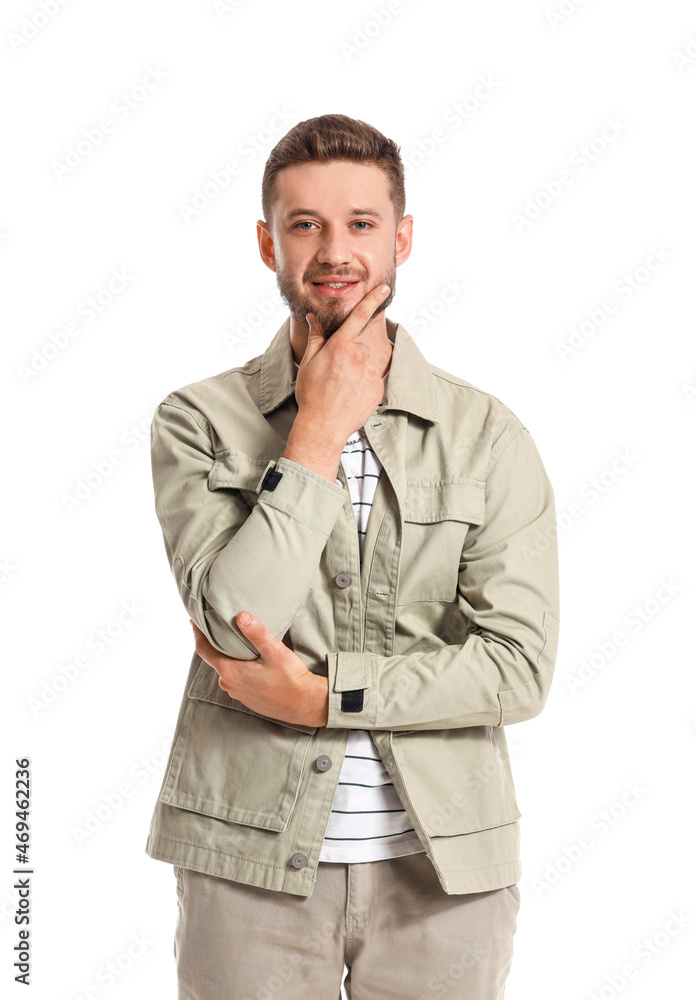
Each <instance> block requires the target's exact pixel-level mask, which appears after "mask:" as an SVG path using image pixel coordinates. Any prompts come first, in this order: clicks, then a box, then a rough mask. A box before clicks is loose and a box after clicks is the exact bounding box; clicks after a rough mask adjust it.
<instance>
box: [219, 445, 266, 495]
mask: <svg viewBox="0 0 696 1000" xmlns="http://www.w3.org/2000/svg"><path fill="white" fill-rule="evenodd" d="M270 461H272V459H268V458H250V457H249V455H245V454H244V453H243V452H239V451H236V452H235V451H231V450H227V451H223V452H221V453H220V454H219V455H216V457H215V462H214V463H213V465H212V468H211V469H210V472H209V473H208V489H210V490H217V489H220V488H228V489H229V488H232V489H236V490H249V491H251V492H252V493H255V492H256V487H257V486H258V485H259V482H260V480H261V476H262V475H263V472H264V470H265V469H266V466H267V465H268V463H269V462H270Z"/></svg>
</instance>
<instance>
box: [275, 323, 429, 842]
mask: <svg viewBox="0 0 696 1000" xmlns="http://www.w3.org/2000/svg"><path fill="white" fill-rule="evenodd" d="M390 343H393V341H390ZM294 364H295V372H297V369H298V368H299V365H298V364H297V362H294ZM388 377H389V372H387V374H386V375H385V376H384V377H383V380H384V387H385V394H384V395H383V397H382V400H381V402H380V403H379V405H378V407H377V410H375V413H377V412H378V410H379V407H380V406H382V405H383V404H384V403H385V402H386V388H387V379H388ZM341 464H342V465H343V469H344V471H345V474H346V479H347V481H348V487H349V489H350V495H351V500H352V502H353V510H354V512H355V519H356V523H357V529H358V539H359V542H360V556H361V557H362V552H363V541H364V538H365V531H366V529H367V521H368V518H369V516H370V510H371V507H372V499H373V497H374V495H375V489H376V487H377V480H378V478H379V474H380V470H381V468H382V466H381V463H380V462H379V459H378V458H377V456H376V455H375V453H374V452H373V451H372V449H371V448H370V446H369V443H368V441H367V438H366V436H365V430H364V428H363V427H361V428H360V429H359V430H357V431H355V432H354V433H353V434H351V436H350V438H349V439H348V441H347V442H346V445H345V447H344V449H343V454H342V455H341ZM336 483H337V484H338V485H339V486H340V485H342V484H341V481H340V479H337V480H336ZM424 850H425V848H424V847H423V845H422V844H421V842H420V840H419V839H418V836H417V834H416V832H415V830H414V829H413V827H412V826H411V821H410V819H409V818H408V815H407V814H406V811H405V809H404V807H403V805H402V802H401V799H400V798H399V796H398V795H397V792H396V789H395V788H394V784H393V782H392V781H390V780H389V774H388V772H387V770H386V769H385V767H384V764H383V763H382V761H381V759H380V756H379V754H378V753H377V748H376V746H375V744H374V742H373V740H372V736H371V735H370V731H369V729H351V730H350V731H349V733H348V742H347V744H346V753H345V758H344V761H343V766H342V768H341V773H340V775H339V778H338V786H337V788H336V795H335V797H334V801H333V803H332V807H331V815H330V816H329V822H328V825H327V828H326V833H325V835H324V842H323V844H322V848H321V852H320V854H319V861H320V862H321V861H333V862H346V861H347V862H356V861H379V860H381V859H383V858H396V857H400V856H401V855H403V854H415V853H416V852H418V851H424Z"/></svg>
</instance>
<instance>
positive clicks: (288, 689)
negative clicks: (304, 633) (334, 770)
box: [189, 611, 329, 726]
mask: <svg viewBox="0 0 696 1000" xmlns="http://www.w3.org/2000/svg"><path fill="white" fill-rule="evenodd" d="M243 614H244V612H241V611H240V613H239V614H238V615H237V618H236V624H237V627H238V628H239V630H240V632H242V634H243V635H244V636H246V638H247V639H249V641H250V642H251V643H252V644H253V645H254V646H255V647H256V649H258V651H259V653H260V654H261V655H260V656H259V657H257V658H256V659H255V660H237V659H235V658H234V657H232V656H227V655H226V654H225V653H221V652H220V650H219V649H216V648H215V646H213V645H212V644H211V643H210V642H209V641H208V639H207V638H206V637H205V635H204V634H203V632H201V630H200V629H199V628H198V626H197V625H196V623H195V622H194V621H192V620H191V619H189V621H190V622H191V625H192V626H193V633H194V636H195V639H196V652H197V653H198V655H199V656H200V657H201V659H203V660H205V662H206V663H208V664H209V665H210V666H211V667H213V669H214V670H217V672H218V674H219V675H220V680H219V684H220V687H221V688H222V690H223V691H226V692H227V694H229V696H230V697H231V698H236V699H237V701H241V703H242V704H243V705H246V706H247V708H250V709H251V710H252V712H258V713H259V715H267V716H268V717H269V718H272V719H278V720H279V721H280V722H296V723H298V724H300V725H303V726H325V725H326V723H327V721H328V711H329V708H328V706H329V681H328V678H327V677H322V676H321V675H320V674H314V673H312V671H311V670H308V669H307V667H306V666H305V664H304V662H303V661H302V660H301V659H300V657H299V656H298V655H297V654H296V653H293V651H292V650H291V649H288V647H287V646H286V645H285V643H284V642H283V641H282V640H281V639H279V638H278V637H277V636H275V635H273V633H272V632H270V631H269V630H268V629H267V628H266V626H265V625H264V624H263V623H262V622H260V621H258V620H257V619H256V618H253V617H252V619H251V621H250V622H249V623H248V624H247V625H244V624H243V623H242V622H241V621H240V618H241V617H242V615H243Z"/></svg>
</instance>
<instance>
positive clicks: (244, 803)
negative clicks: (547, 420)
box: [146, 115, 559, 1000]
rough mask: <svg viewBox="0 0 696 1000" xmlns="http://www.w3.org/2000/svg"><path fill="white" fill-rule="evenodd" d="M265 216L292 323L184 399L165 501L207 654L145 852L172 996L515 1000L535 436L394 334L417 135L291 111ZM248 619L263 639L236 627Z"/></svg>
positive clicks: (536, 688)
mask: <svg viewBox="0 0 696 1000" xmlns="http://www.w3.org/2000/svg"><path fill="white" fill-rule="evenodd" d="M262 204H263V212H264V215H265V219H264V220H259V222H258V226H257V232H258V242H259V250H260V253H261V257H262V259H263V261H264V263H265V264H266V265H267V266H268V267H269V268H270V269H271V270H273V271H274V272H275V274H276V278H277V281H278V286H279V288H280V290H281V293H282V295H283V299H284V301H285V302H286V303H287V305H288V308H289V310H290V316H289V317H288V318H287V319H286V320H285V322H284V323H283V324H282V326H281V327H280V329H279V330H278V332H277V333H276V335H275V336H274V338H273V340H272V341H271V343H270V344H269V346H268V348H267V349H266V351H265V352H264V353H263V354H262V355H259V356H258V357H256V358H253V359H252V360H251V361H248V362H247V363H246V364H244V365H241V366H239V367H236V368H232V369H230V370H229V371H226V372H222V373H221V374H218V375H215V376H212V377H210V378H207V379H203V380H202V381H199V382H195V383H192V384H190V385H187V386H184V387H182V388H180V389H178V390H176V391H175V392H172V393H170V394H169V395H168V396H167V397H166V399H164V400H163V401H162V403H161V404H160V405H159V406H158V408H157V410H156V412H155V415H154V418H153V423H152V463H153V478H154V486H155V505H156V510H157V515H158V518H159V521H160V524H161V526H162V531H163V535H164V542H165V548H166V552H167V557H168V559H169V563H170V566H171V569H172V572H173V575H174V577H175V580H176V583H177V586H178V589H179V593H180V595H181V598H182V600H183V602H184V605H185V607H186V609H187V611H188V613H189V615H190V617H191V622H192V625H193V631H194V639H195V649H196V652H195V654H194V656H193V659H192V662H191V666H190V671H189V676H188V678H187V681H186V685H185V690H184V696H183V700H182V704H181V709H180V711H179V717H178V719H177V723H176V730H175V735H174V742H173V746H172V749H171V752H170V756H169V761H168V764H167V768H166V771H165V776H164V779H163V782H162V787H161V790H160V794H159V798H158V801H157V803H156V807H155V812H154V816H153V819H152V826H151V830H150V836H149V838H148V841H147V847H146V850H147V853H148V854H149V855H150V857H152V858H157V859H159V860H162V861H165V862H169V863H170V864H172V865H173V866H174V872H175V874H176V880H177V889H178V900H179V921H178V924H177V931H176V938H175V954H176V959H177V970H178V977H179V984H180V991H181V992H180V996H182V997H183V996H186V997H187V1000H193V998H195V1000H213V998H218V997H235V998H240V1000H241V998H242V997H249V998H251V997H254V998H256V997H266V996H276V995H278V996H282V997H283V998H284V1000H307V998H308V997H312V998H313V1000H338V998H339V996H340V986H341V981H342V978H343V974H344V972H345V968H344V966H346V965H347V966H348V975H347V977H346V979H345V984H344V985H345V989H346V993H347V996H348V997H351V996H352V991H353V989H354V990H355V995H356V996H360V997H361V998H365V1000H367V998H374V1000H385V998H387V997H398V998H400V1000H407V998H411V997H413V998H416V997H418V998H422V997H424V996H431V995H432V996H441V997H455V996H456V997H461V996H466V997H469V998H472V1000H473V998H476V1000H494V998H495V1000H498V998H501V997H502V996H503V992H504V987H505V981H506V979H507V975H508V972H509V968H510V962H511V956H512V939H513V935H514V932H515V927H516V918H517V913H518V908H519V904H520V895H519V889H518V885H517V882H518V880H519V878H520V875H521V866H520V859H519V824H518V819H519V817H520V810H519V809H518V805H517V801H516V798H515V791H514V784H513V780H512V774H511V770H510V764H509V759H508V754H507V750H506V742H505V729H504V727H505V726H506V725H509V724H511V723H515V722H522V721H524V720H526V719H530V718H532V717H534V716H535V715H537V714H538V713H539V712H540V711H541V710H542V708H543V707H544V704H545V701H546V698H547V695H548V692H549V686H550V684H551V679H552V674H553V669H554V663H555V658H556V647H557V640H558V624H559V617H558V616H559V598H558V567H557V551H556V544H555V538H556V523H555V510H554V495H553V490H552V487H551V484H550V482H549V479H548V477H547V475H546V472H545V470H544V467H543V464H542V461H541V459H540V457H539V454H538V451H537V449H536V447H535V445H534V443H533V441H532V438H531V436H530V434H529V431H528V430H527V428H526V427H525V426H524V425H523V424H522V423H521V421H520V420H519V419H518V418H517V416H516V415H515V414H514V413H512V412H511V411H510V410H509V409H508V408H507V407H506V406H505V405H504V404H503V403H502V402H501V401H500V400H498V399H497V398H496V397H495V396H492V395H490V394H489V393H486V392H483V391H481V390H480V389H478V388H476V387H475V386H473V385H472V384H471V383H469V382H466V381H465V380H464V379H462V378H460V377H458V376H457V375H452V374H450V373H448V372H446V371H444V370H443V369H441V368H438V367H436V366H435V365H432V364H430V363H429V362H428V361H426V359H425V358H424V356H423V355H422V354H421V352H420V350H419V349H418V347H417V346H416V343H415V341H413V340H412V339H411V337H410V336H409V335H408V333H407V331H406V330H405V329H404V327H403V326H402V325H401V324H399V323H396V322H395V321H392V320H389V319H387V317H386V315H385V309H386V307H387V306H388V305H389V303H391V301H392V299H393V296H394V286H395V280H396V268H397V267H399V265H400V264H402V263H403V262H404V261H405V260H406V259H407V258H408V256H409V253H410V250H411V242H412V224H413V218H412V216H410V215H404V208H405V195H404V182H403V165H402V162H401V158H400V156H399V147H397V146H396V145H395V144H394V143H393V142H392V141H391V140H389V139H387V138H385V137H384V136H383V135H382V134H381V133H380V132H378V131H377V130H375V129H374V128H372V127H371V126H370V125H367V124H365V123H364V122H360V121H355V120H354V119H351V118H348V117H346V116H344V115H324V116H321V117H319V118H313V119H310V120H308V121H304V122H300V123H299V124H298V125H296V126H295V127H294V128H293V129H291V130H290V132H289V133H288V134H287V135H286V136H285V137H284V138H283V139H282V140H281V141H280V142H279V143H278V145H277V146H276V147H275V149H274V150H273V151H272V153H271V155H270V157H269V159H268V162H267V164H266V168H265V173H264V178H263V189H262ZM246 612H248V613H249V614H250V615H252V616H253V617H252V619H251V620H250V621H249V622H248V623H247V622H245V619H244V613H246Z"/></svg>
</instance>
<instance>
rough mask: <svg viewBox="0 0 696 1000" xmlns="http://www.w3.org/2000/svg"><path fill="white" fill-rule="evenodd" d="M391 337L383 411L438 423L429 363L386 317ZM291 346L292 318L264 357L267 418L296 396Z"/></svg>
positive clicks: (262, 393)
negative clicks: (391, 347)
mask: <svg viewBox="0 0 696 1000" xmlns="http://www.w3.org/2000/svg"><path fill="white" fill-rule="evenodd" d="M385 320H386V324H387V334H388V336H389V339H390V340H391V341H393V343H394V349H393V351H392V359H391V364H390V366H389V378H388V379H387V398H386V402H385V403H384V404H383V405H382V407H381V408H380V413H384V412H385V411H386V410H406V411H407V412H408V413H414V414H415V415H416V416H418V417H422V418H424V419H425V420H431V421H433V422H434V423H437V421H438V415H437V403H436V401H435V383H434V378H433V374H432V370H431V366H430V364H429V362H428V361H427V360H426V359H425V358H424V357H423V355H422V354H421V352H420V351H419V349H418V347H417V346H416V343H415V341H414V340H413V339H412V338H411V337H410V336H409V335H408V333H407V332H406V330H405V329H404V327H403V326H402V325H401V323H395V322H394V321H393V320H390V319H388V318H387V317H385ZM293 362H294V358H293V356H292V345H291V344H290V317H289V316H288V317H287V319H286V320H285V322H284V323H283V325H282V326H281V327H280V329H279V330H278V332H277V333H276V335H275V336H274V338H273V340H272V341H271V343H270V344H269V345H268V347H267V349H266V350H265V352H264V353H263V354H262V355H261V366H260V370H261V384H260V396H259V409H260V410H261V412H262V413H263V414H264V415H266V414H268V413H271V411H273V410H275V409H276V408H277V407H278V406H280V405H281V403H284V402H285V401H286V400H287V399H288V397H289V396H293V397H294V393H295V365H294V363H293Z"/></svg>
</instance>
